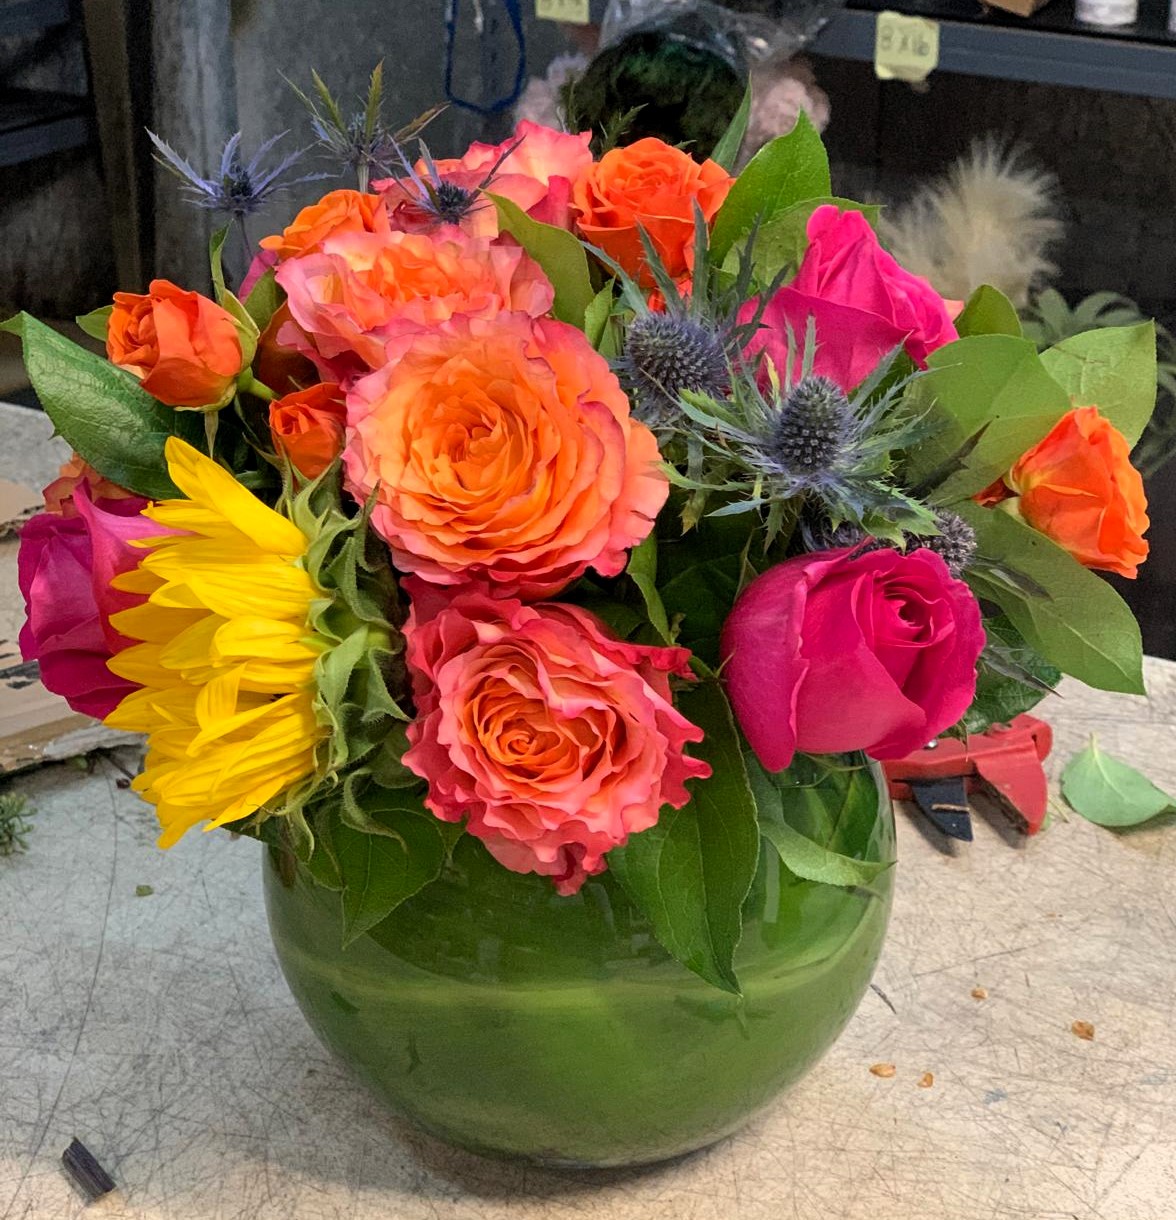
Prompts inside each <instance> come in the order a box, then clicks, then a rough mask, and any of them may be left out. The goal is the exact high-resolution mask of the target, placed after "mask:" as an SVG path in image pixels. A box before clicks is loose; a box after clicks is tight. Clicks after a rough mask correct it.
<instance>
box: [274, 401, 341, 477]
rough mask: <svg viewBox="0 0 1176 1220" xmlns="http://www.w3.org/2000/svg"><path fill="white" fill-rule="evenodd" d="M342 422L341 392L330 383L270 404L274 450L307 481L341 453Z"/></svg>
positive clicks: (317, 474) (316, 475)
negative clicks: (287, 459) (283, 455)
mask: <svg viewBox="0 0 1176 1220" xmlns="http://www.w3.org/2000/svg"><path fill="white" fill-rule="evenodd" d="M346 422H347V406H346V403H345V402H344V401H343V394H342V391H341V390H340V389H339V387H338V386H337V385H333V384H332V383H330V382H324V383H323V384H321V385H312V386H311V387H310V389H308V390H299V391H298V392H297V393H295V394H287V395H286V396H285V398H279V399H277V400H276V401H275V402H271V403H270V409H269V423H270V435H271V436H272V437H273V441H274V448H275V449H276V450H277V451H278V453H284V454H285V455H286V457H288V458H289V459H290V465H291V466H293V467H294V469H295V470H297V471H298V473H299V474H301V475H302V476H303V477H304V478H307V479H317V478H318V476H319V475H320V474H322V472H323V471H324V470H326V468H327V467H328V466H329V465H330V464H331V463H332V462H333V461H334V460H335V459H336V458H337V457H338V456H339V454H340V453H341V452H342V450H343V428H344V425H345V424H346Z"/></svg>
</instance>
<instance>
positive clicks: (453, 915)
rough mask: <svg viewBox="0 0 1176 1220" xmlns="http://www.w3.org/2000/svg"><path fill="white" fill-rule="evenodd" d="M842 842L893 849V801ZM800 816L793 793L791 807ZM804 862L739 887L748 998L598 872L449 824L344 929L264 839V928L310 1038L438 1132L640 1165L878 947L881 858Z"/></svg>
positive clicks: (763, 1072)
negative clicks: (414, 878) (829, 873)
mask: <svg viewBox="0 0 1176 1220" xmlns="http://www.w3.org/2000/svg"><path fill="white" fill-rule="evenodd" d="M872 775H873V777H874V780H873V782H874V785H875V787H876V788H878V790H879V799H878V801H877V802H876V803H875V802H873V801H870V802H868V805H869V808H868V809H866V810H865V811H864V812H863V811H862V809H861V808H860V806H859V808H858V809H857V811H856V813H854V814H853V815H852V816H851V817H850V818H845V817H842V818H841V821H840V824H839V825H838V826H837V845H836V846H837V850H839V851H841V852H843V853H844V854H850V855H856V856H857V857H858V858H860V859H871V860H883V861H888V860H892V859H893V858H894V854H893V853H894V839H893V836H894V824H893V819H892V816H891V810H890V802H889V800H888V799H887V798H886V796H885V793H884V789H883V788H880V787H879V779H878V773H877V771H876V770H875V771H874V772H872ZM800 816H801V819H802V821H803V810H801V811H800ZM892 871H893V870H890V871H888V872H885V873H883V874H882V875H881V876H880V877H879V878H878V879H877V880H876V881H875V882H874V883H873V885H871V887H870V888H869V890H865V889H848V888H844V887H836V886H830V885H823V884H818V883H815V882H811V881H802V880H800V879H799V878H798V877H796V876H794V875H793V874H792V873H791V872H789V871H788V870H786V869H784V868H782V867H781V864H780V860H779V858H778V857H777V856H776V855H775V853H774V852H772V851H771V850H769V849H765V850H764V851H763V852H762V853H761V860H760V864H759V869H758V873H757V876H756V879H755V883H754V884H753V886H752V889H751V892H750V894H749V895H748V898H747V901H746V903H745V905H744V917H745V922H744V932H743V938H742V941H741V942H740V945H739V949H738V952H737V956H736V969H737V971H738V975H739V979H740V981H741V984H742V987H743V996H742V998H739V997H736V996H732V995H728V994H726V993H724V992H721V991H718V990H717V989H716V988H714V987H712V986H709V985H708V984H706V983H704V982H703V981H702V980H701V979H699V978H697V977H696V976H695V975H693V974H692V973H690V972H689V971H688V970H687V969H686V968H685V967H684V966H682V965H680V964H679V963H678V962H677V961H675V960H674V959H672V958H671V957H670V956H669V955H668V954H667V953H666V952H665V950H663V949H662V947H661V946H660V945H659V944H658V942H657V940H656V939H655V938H654V936H653V933H652V930H651V928H650V926H649V923H648V922H647V921H646V920H645V919H644V918H643V917H642V916H641V915H640V914H639V913H638V912H637V911H636V909H635V908H634V907H633V905H632V903H630V902H629V900H628V899H627V897H626V896H625V894H624V892H623V891H622V890H621V888H620V886H619V885H618V884H617V883H616V882H615V881H614V880H613V879H612V877H611V876H610V875H609V874H608V873H607V872H606V873H603V874H601V875H600V876H599V877H597V878H593V879H592V880H590V881H589V882H588V883H587V884H586V885H585V886H584V887H583V889H582V890H581V891H580V892H579V893H578V894H577V895H575V896H574V897H571V898H561V897H559V896H558V895H557V894H556V893H555V892H554V890H553V889H552V887H551V884H550V882H549V881H547V880H546V879H543V878H540V877H536V876H523V875H519V874H516V873H511V872H508V871H507V870H506V869H504V868H502V867H501V866H500V865H498V864H497V863H495V862H494V861H493V860H492V859H491V858H490V856H489V855H488V854H487V853H486V851H485V850H484V849H483V848H482V847H481V845H480V844H479V843H477V842H476V841H475V840H473V839H471V838H470V837H469V836H463V838H462V839H461V840H460V841H459V843H458V846H457V848H456V849H455V851H454V853H453V860H452V864H451V865H450V866H449V867H448V868H447V870H446V871H445V873H444V874H443V875H442V877H441V878H440V879H439V880H438V881H436V882H434V883H433V884H431V885H429V886H427V887H426V888H425V889H424V890H422V891H421V892H420V893H419V894H417V895H416V896H415V897H414V898H412V899H410V900H409V901H407V902H405V903H403V904H402V905H401V906H400V907H399V908H398V909H397V910H396V911H395V912H394V913H393V914H392V915H391V916H389V917H388V918H387V919H385V920H384V921H383V922H382V923H380V924H378V925H377V926H376V927H375V928H374V929H372V930H371V931H370V932H368V933H366V934H365V935H363V936H361V937H360V938H359V939H358V940H356V941H355V942H353V943H352V944H351V945H350V946H348V948H346V949H342V948H341V947H340V943H341V929H342V920H341V912H340V899H339V895H338V894H336V893H333V892H332V891H330V890H326V889H323V888H321V887H319V886H317V885H316V884H315V883H314V881H313V880H312V879H311V877H310V875H309V874H308V873H307V872H306V871H305V869H303V868H302V867H301V866H298V867H296V868H293V869H292V868H290V867H281V862H280V861H279V859H278V857H277V856H276V855H275V854H273V853H270V854H267V857H266V863H265V893H266V905H267V910H268V913H269V922H270V928H271V931H272V934H273V939H274V945H275V947H276V949H277V954H278V958H279V960H280V962H281V965H282V969H283V971H284V972H285V975H286V979H287V981H288V982H289V984H290V988H291V990H292V991H293V993H294V996H295V997H296V999H297V1001H298V1004H299V1005H300V1007H301V1008H302V1011H303V1013H304V1014H305V1015H306V1018H307V1020H308V1021H309V1022H310V1024H311V1026H312V1027H313V1029H314V1030H315V1032H316V1034H317V1035H318V1036H319V1038H320V1039H321V1040H322V1041H323V1043H325V1045H326V1046H328V1047H329V1048H330V1049H331V1050H332V1051H334V1052H335V1053H336V1054H337V1055H338V1056H339V1057H340V1058H341V1059H342V1060H343V1061H344V1062H346V1063H347V1064H349V1065H350V1066H351V1067H352V1068H353V1069H354V1070H355V1071H356V1073H357V1074H358V1075H359V1076H360V1077H361V1078H362V1079H363V1080H365V1081H366V1082H367V1083H368V1084H369V1085H370V1086H371V1087H372V1088H373V1089H374V1090H375V1091H376V1092H377V1094H379V1095H380V1096H381V1097H382V1098H383V1099H384V1100H385V1101H387V1102H388V1103H389V1104H390V1105H391V1106H392V1107H393V1108H394V1109H395V1110H396V1111H398V1112H400V1113H401V1114H403V1115H405V1116H407V1117H408V1118H409V1119H411V1120H413V1121H414V1122H416V1123H417V1124H418V1125H419V1126H421V1127H423V1128H425V1129H426V1130H428V1131H430V1132H432V1133H433V1134H435V1135H437V1136H439V1137H440V1138H441V1139H443V1140H446V1141H448V1142H450V1143H453V1144H457V1145H460V1146H462V1147H465V1148H468V1149H471V1150H473V1151H476V1152H481V1153H485V1154H490V1155H498V1156H508V1157H519V1158H525V1159H527V1160H530V1161H533V1162H538V1163H541V1164H545V1165H556V1166H618V1165H636V1164H644V1163H649V1162H652V1161H659V1160H663V1159H666V1158H669V1157H673V1156H677V1155H680V1154H682V1153H685V1152H690V1151H692V1150H694V1149H697V1148H701V1147H704V1146H706V1145H707V1144H711V1143H713V1142H714V1141H716V1140H718V1139H721V1138H722V1137H723V1136H725V1135H728V1134H729V1133H731V1132H732V1131H735V1130H736V1129H737V1128H738V1127H740V1126H741V1125H743V1124H744V1123H745V1122H746V1121H747V1120H748V1119H749V1118H750V1117H751V1116H753V1115H754V1114H755V1113H756V1112H757V1111H759V1110H760V1109H762V1108H763V1107H764V1106H765V1105H767V1104H768V1103H769V1102H770V1101H772V1099H773V1098H774V1097H776V1096H777V1095H778V1094H779V1093H780V1091H781V1090H783V1089H785V1088H787V1087H788V1086H789V1085H791V1084H793V1083H794V1082H796V1081H797V1080H799V1079H800V1078H801V1077H802V1076H803V1075H804V1074H805V1073H806V1072H807V1071H808V1070H809V1069H810V1068H811V1067H812V1066H813V1065H814V1064H815V1063H816V1062H817V1060H818V1059H819V1058H820V1057H821V1055H822V1054H823V1053H824V1052H825V1051H826V1050H827V1049H828V1047H829V1046H830V1045H831V1044H832V1042H833V1041H834V1039H835V1038H836V1037H837V1035H838V1034H839V1033H840V1032H841V1030H842V1029H843V1028H844V1026H845V1024H846V1022H848V1020H849V1018H850V1017H851V1016H852V1015H853V1012H854V1010H855V1009H856V1008H857V1005H858V1003H859V1001H860V1000H861V997H862V995H863V993H864V992H865V989H866V987H867V985H868V984H869V980H870V975H871V973H872V971H873V969H874V965H875V963H876V961H877V959H878V954H879V952H880V950H881V947H882V940H883V937H884V935H885V930H886V923H887V919H888V916H889V911H890V892H891V873H892Z"/></svg>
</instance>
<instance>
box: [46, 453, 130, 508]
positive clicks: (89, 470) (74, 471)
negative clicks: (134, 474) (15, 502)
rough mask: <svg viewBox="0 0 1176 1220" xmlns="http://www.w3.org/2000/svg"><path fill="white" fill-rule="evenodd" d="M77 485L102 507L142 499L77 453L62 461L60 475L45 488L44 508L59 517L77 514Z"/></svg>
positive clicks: (91, 500) (89, 498)
mask: <svg viewBox="0 0 1176 1220" xmlns="http://www.w3.org/2000/svg"><path fill="white" fill-rule="evenodd" d="M78 487H81V488H82V489H83V491H84V492H85V493H86V498H87V499H88V500H89V502H90V503H91V504H94V505H96V506H97V507H99V508H102V507H105V506H107V504H108V503H109V502H110V501H114V500H137V499H139V497H138V496H136V495H135V493H134V492H133V491H128V490H127V489H126V488H125V487H121V486H120V485H119V484H118V483H112V482H111V481H110V480H109V479H108V478H105V477H104V476H103V475H100V474H99V473H98V471H96V470H95V469H94V467H93V466H91V465H90V463H89V462H87V461H86V459H85V458H83V457H81V456H80V455H79V454H77V453H75V454H74V455H73V456H72V457H71V458H70V459H69V461H68V462H65V463H63V464H62V466H61V468H60V469H59V470H58V472H57V478H55V479H54V480H53V482H52V483H49V484H48V485H47V486H46V487H45V488H44V489H43V490H42V492H41V495H42V496H43V497H44V500H45V511H46V512H47V513H53V514H54V515H56V516H58V517H76V516H77V515H78V509H77V506H76V505H75V504H74V492H75V491H76V490H77V489H78Z"/></svg>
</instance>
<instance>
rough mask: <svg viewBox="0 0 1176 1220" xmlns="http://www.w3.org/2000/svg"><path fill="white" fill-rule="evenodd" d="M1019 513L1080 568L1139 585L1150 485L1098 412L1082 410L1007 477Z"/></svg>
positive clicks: (1067, 417)
mask: <svg viewBox="0 0 1176 1220" xmlns="http://www.w3.org/2000/svg"><path fill="white" fill-rule="evenodd" d="M1004 482H1005V483H1006V484H1007V486H1008V488H1009V492H1010V494H1011V495H1012V496H1016V497H1017V499H1016V502H1015V504H1014V503H1013V501H1011V500H1010V501H1009V505H1008V507H1009V508H1010V509H1015V511H1016V512H1018V513H1019V514H1020V516H1021V517H1022V518H1023V519H1024V520H1025V521H1027V522H1028V523H1029V524H1030V525H1031V526H1033V528H1034V529H1036V530H1040V531H1041V532H1042V533H1043V534H1045V535H1046V537H1048V538H1052V539H1053V540H1054V542H1056V543H1057V544H1058V545H1059V546H1060V547H1063V548H1064V549H1065V550H1067V551H1069V552H1070V554H1071V555H1073V556H1074V558H1075V559H1077V560H1078V562H1079V563H1080V564H1082V565H1083V566H1085V567H1088V568H1098V569H1101V570H1102V571H1105V572H1117V573H1118V574H1119V575H1120V576H1126V577H1128V578H1130V579H1134V578H1135V577H1136V576H1137V575H1138V569H1139V565H1140V564H1141V563H1143V561H1144V560H1145V559H1146V558H1147V553H1148V545H1147V543H1146V542H1145V541H1144V539H1143V535H1144V533H1145V531H1146V530H1147V527H1148V524H1149V522H1148V519H1147V496H1146V495H1145V493H1144V490H1143V479H1142V478H1141V477H1140V474H1139V471H1138V470H1136V469H1135V467H1134V466H1132V465H1131V446H1130V445H1128V444H1127V438H1126V437H1125V436H1124V435H1123V434H1122V433H1121V432H1120V431H1119V429H1118V428H1116V427H1115V426H1114V424H1112V423H1111V422H1110V421H1109V420H1107V419H1104V418H1103V416H1102V415H1101V414H1100V413H1099V409H1098V408H1097V407H1076V408H1075V409H1074V410H1072V411H1069V412H1067V413H1066V414H1065V415H1063V416H1062V418H1061V419H1060V420H1058V422H1057V423H1056V424H1055V425H1054V426H1053V428H1052V429H1051V431H1050V433H1049V435H1048V436H1046V437H1045V438H1044V440H1041V441H1039V442H1038V443H1037V444H1036V445H1034V446H1033V448H1032V449H1030V450H1029V451H1028V452H1027V453H1025V454H1024V455H1023V456H1022V457H1021V458H1020V460H1019V461H1018V462H1017V463H1016V465H1015V466H1014V467H1013V468H1012V470H1010V471H1009V473H1008V474H1007V475H1005V477H1004Z"/></svg>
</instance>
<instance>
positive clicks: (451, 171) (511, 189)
mask: <svg viewBox="0 0 1176 1220" xmlns="http://www.w3.org/2000/svg"><path fill="white" fill-rule="evenodd" d="M591 138H592V134H591V132H587V131H585V132H581V133H580V134H579V135H570V134H568V133H566V132H562V131H555V130H553V129H552V128H550V127H543V126H541V125H540V124H538V123H532V122H531V121H530V120H529V119H523V120H521V121H520V122H519V124H518V126H517V127H516V128H515V130H514V135H513V136H511V137H510V138H509V139H507V140H503V142H502V143H501V144H482V143H478V142H475V143H473V144H471V145H470V146H469V148H468V149H466V151H465V153H464V154H463V155H462V156H461V157H454V158H448V159H445V160H441V161H435V162H434V163H433V165H434V168H435V169H436V171H437V173H438V174H439V175H440V177H441V179H442V181H443V182H445V183H446V184H447V185H450V186H456V187H459V188H461V189H462V190H466V191H471V192H476V191H477V190H478V189H479V188H480V187H483V186H484V187H485V189H486V190H487V191H490V192H491V193H492V194H495V195H501V196H502V197H503V198H504V199H509V200H510V201H511V202H512V203H516V204H518V206H519V207H520V208H522V210H523V211H524V212H526V213H527V214H528V215H529V216H531V217H532V218H533V219H535V220H539V221H542V222H543V223H544V224H549V225H558V226H559V227H560V228H563V229H570V228H571V227H572V220H571V197H572V182H573V181H574V180H575V179H576V177H577V176H578V175H579V174H580V173H581V171H583V170H584V169H586V168H587V167H588V166H589V165H591V164H592V153H591V152H589V150H588V143H589V141H590V140H591ZM512 149H513V151H510V150H512ZM508 153H509V155H507V154H508ZM496 165H497V166H498V168H497V170H495V171H494V177H493V178H492V179H491V181H490V182H489V183H488V184H487V183H486V178H487V175H489V174H490V172H491V171H492V170H494V167H495V166H496ZM416 171H417V173H418V174H420V175H421V176H422V177H424V176H425V175H426V174H427V173H428V166H426V165H425V164H424V163H423V162H420V163H418V164H417V166H416ZM372 189H373V190H376V191H380V192H381V193H382V195H383V199H384V201H385V206H386V207H387V209H388V214H389V217H390V218H391V222H392V225H393V226H394V227H395V228H401V229H406V230H408V231H419V230H420V229H422V228H427V227H430V225H433V226H435V225H436V219H435V217H433V216H431V215H430V214H429V213H428V212H426V211H425V210H424V209H423V208H421V207H420V206H419V195H418V194H417V193H416V191H417V189H418V188H415V187H414V186H413V184H412V183H411V182H409V181H405V180H404V179H400V178H385V179H383V180H382V181H380V182H375V183H373V184H372ZM461 227H462V228H463V229H464V230H465V231H466V232H467V233H469V234H470V235H471V236H475V237H495V236H497V234H498V215H497V212H496V210H495V208H494V206H493V204H492V203H490V201H489V200H481V201H479V202H477V203H475V204H474V205H473V207H472V208H471V209H470V211H469V212H468V213H467V215H466V216H465V217H464V218H463V219H462V221H461Z"/></svg>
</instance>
